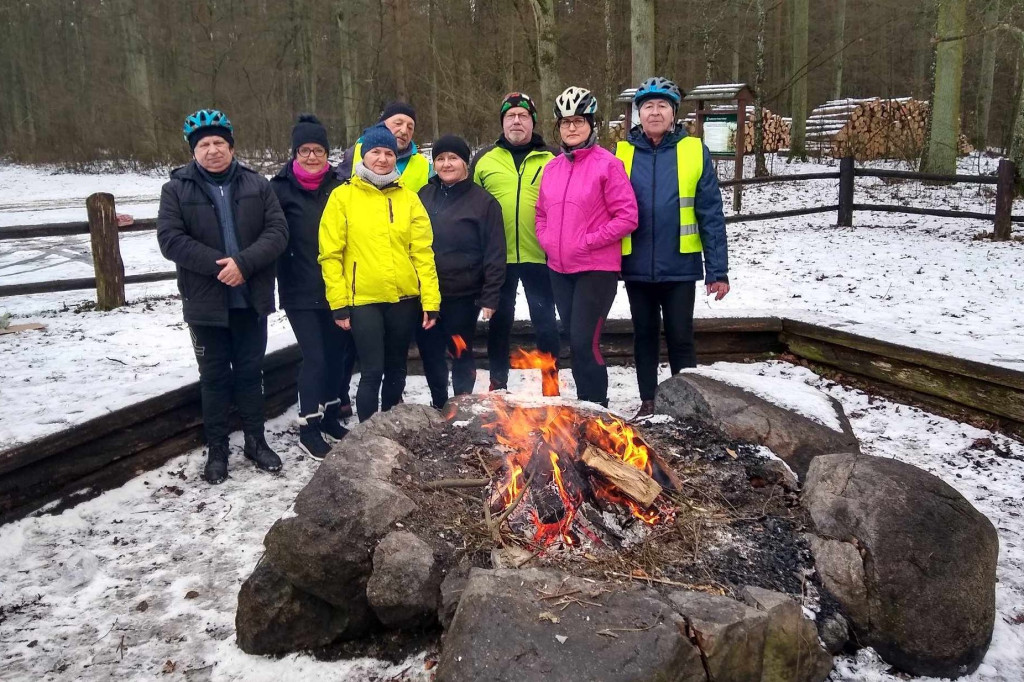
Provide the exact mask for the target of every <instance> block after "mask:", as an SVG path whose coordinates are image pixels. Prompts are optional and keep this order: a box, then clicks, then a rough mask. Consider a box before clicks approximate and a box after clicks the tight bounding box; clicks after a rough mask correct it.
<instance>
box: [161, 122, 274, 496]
mask: <svg viewBox="0 0 1024 682" xmlns="http://www.w3.org/2000/svg"><path fill="white" fill-rule="evenodd" d="M184 135H185V139H186V140H187V141H188V143H189V146H190V147H191V149H192V154H193V160H192V161H191V162H190V163H189V164H188V165H187V166H183V167H181V168H177V169H175V170H174V171H172V172H171V180H170V181H169V182H167V183H166V184H165V185H164V186H163V189H162V191H161V193H160V210H159V213H158V214H157V240H158V241H159V242H160V251H161V253H163V255H164V257H165V258H168V259H169V260H172V261H174V263H175V265H176V266H177V271H178V291H179V292H181V300H182V309H183V312H184V317H185V322H187V323H188V325H189V332H190V333H191V336H192V345H193V348H194V350H195V354H196V360H197V362H198V363H199V385H200V389H201V392H202V401H203V428H204V430H205V432H206V442H207V462H206V468H205V470H204V475H205V478H206V480H207V481H209V482H210V483H221V482H223V481H224V479H225V478H227V469H228V452H229V451H228V435H229V433H230V428H229V426H228V411H229V408H230V406H231V403H232V399H234V404H235V407H236V408H237V410H238V413H239V416H240V417H241V420H242V429H243V431H244V434H245V444H244V448H243V452H244V453H245V456H246V457H248V458H249V459H251V460H253V461H254V462H255V463H256V466H257V467H259V468H260V469H263V470H265V471H278V470H280V468H281V459H280V458H279V457H278V456H277V454H276V453H275V452H274V451H273V450H271V449H270V446H269V445H268V444H267V441H266V438H265V437H264V433H263V421H264V413H263V356H264V354H265V352H266V348H267V315H268V314H269V313H271V312H273V311H274V263H275V261H276V260H277V258H278V256H280V255H281V252H282V251H284V249H285V246H286V245H287V244H288V227H287V224H286V223H285V218H284V214H283V213H282V211H281V205H280V204H279V203H278V201H277V197H276V196H275V195H274V193H273V191H271V189H270V184H269V183H268V182H267V180H266V179H265V178H264V177H263V176H262V175H260V174H258V173H256V172H255V171H252V170H250V169H248V168H246V167H244V166H242V165H240V164H239V163H238V161H236V160H235V158H234V138H233V136H232V135H233V128H232V126H231V122H230V121H229V120H228V118H227V116H225V115H224V114H223V113H222V112H220V111H217V110H210V109H202V110H200V111H197V112H196V113H194V114H192V115H190V116H189V117H188V118H186V119H185V127H184Z"/></svg>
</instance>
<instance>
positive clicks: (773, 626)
mask: <svg viewBox="0 0 1024 682" xmlns="http://www.w3.org/2000/svg"><path fill="white" fill-rule="evenodd" d="M740 597H742V599H743V601H744V602H746V603H747V604H749V605H750V606H751V607H753V608H755V609H757V610H758V611H764V612H765V613H766V614H767V615H768V627H767V630H766V631H765V637H764V654H763V656H762V666H761V682H821V681H822V680H824V679H826V678H827V677H828V674H829V672H831V670H832V656H830V655H829V653H828V652H827V651H825V650H824V649H823V648H822V647H821V645H820V644H819V643H818V629H817V628H816V627H815V625H814V621H811V620H808V619H807V618H804V615H803V611H802V609H801V608H800V605H799V604H797V603H796V601H794V600H793V598H792V597H790V596H788V595H785V594H782V593H780V592H773V591H771V590H765V589H763V588H760V587H749V586H748V587H744V588H743V589H742V590H741V592H740Z"/></svg>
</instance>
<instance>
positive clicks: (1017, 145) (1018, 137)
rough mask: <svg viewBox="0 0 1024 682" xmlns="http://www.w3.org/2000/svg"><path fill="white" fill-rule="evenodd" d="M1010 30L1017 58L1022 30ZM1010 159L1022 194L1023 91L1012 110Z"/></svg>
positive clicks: (1023, 49) (1022, 51)
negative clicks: (1015, 169) (1015, 168)
mask: <svg viewBox="0 0 1024 682" xmlns="http://www.w3.org/2000/svg"><path fill="white" fill-rule="evenodd" d="M1011 32H1012V34H1013V36H1014V38H1016V40H1017V43H1018V46H1019V47H1018V48H1017V49H1018V53H1017V56H1018V59H1019V58H1020V57H1021V56H1022V55H1024V30H1021V29H1016V28H1015V29H1011ZM1018 89H1019V90H1021V89H1024V79H1021V82H1020V83H1019V84H1018ZM1009 146H1010V151H1009V156H1010V160H1011V161H1013V165H1014V166H1016V167H1017V179H1016V183H1015V184H1016V189H1017V196H1021V195H1022V194H1024V92H1021V91H1018V93H1017V102H1016V106H1015V107H1014V112H1013V128H1012V132H1011V134H1010V145H1009Z"/></svg>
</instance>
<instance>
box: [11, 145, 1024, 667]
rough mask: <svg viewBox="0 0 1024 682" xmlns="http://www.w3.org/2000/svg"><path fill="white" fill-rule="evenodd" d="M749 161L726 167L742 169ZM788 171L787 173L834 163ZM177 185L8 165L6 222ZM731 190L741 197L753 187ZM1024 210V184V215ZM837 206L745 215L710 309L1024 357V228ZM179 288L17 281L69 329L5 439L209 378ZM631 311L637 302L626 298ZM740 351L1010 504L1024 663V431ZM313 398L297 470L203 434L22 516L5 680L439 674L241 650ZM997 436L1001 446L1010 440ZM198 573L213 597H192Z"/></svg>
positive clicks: (57, 264) (28, 302)
mask: <svg viewBox="0 0 1024 682" xmlns="http://www.w3.org/2000/svg"><path fill="white" fill-rule="evenodd" d="M728 166H729V164H723V167H722V169H720V172H721V174H722V176H723V177H725V176H728V175H731V172H730V170H729V168H728ZM774 166H775V167H774V172H776V173H780V174H781V173H799V172H812V171H820V170H825V169H832V168H834V166H828V165H827V164H816V163H808V164H792V165H788V166H787V165H786V164H785V162H784V161H781V160H775V161H774ZM994 168H995V162H994V160H990V159H986V158H983V157H980V156H973V157H970V158H968V159H964V160H963V161H962V164H961V171H962V172H970V173H977V172H992V171H993V170H994ZM163 180H164V178H163V177H162V176H161V175H141V174H102V175H74V174H56V175H55V174H52V172H49V171H46V170H38V169H32V168H26V167H18V166H4V165H0V225H13V224H32V223H49V222H62V221H70V220H83V219H84V217H85V216H84V198H85V196H86V195H88V194H89V193H91V192H94V191H110V192H112V193H114V194H115V196H117V197H119V198H120V202H121V203H119V211H121V212H127V213H132V214H133V215H134V216H135V217H139V218H141V217H149V216H153V215H155V213H156V205H155V201H156V199H157V196H158V192H159V188H160V185H161V184H162V182H163ZM836 193H837V183H836V181H812V182H808V183H803V184H797V185H794V184H777V185H762V186H758V187H753V188H747V189H746V190H745V191H744V212H762V211H770V210H780V209H785V208H796V207H800V206H810V205H821V204H832V203H835V201H836ZM725 198H726V205H727V207H728V206H729V204H730V203H731V202H730V199H731V193H730V192H726V193H725ZM856 200H857V201H858V202H865V203H869V202H870V203H900V202H905V203H907V204H910V205H919V206H941V207H946V208H958V209H962V210H980V211H991V210H992V206H993V203H994V200H993V198H992V196H991V194H990V192H989V188H983V189H980V190H979V189H978V188H977V187H976V186H970V187H968V186H958V187H936V186H923V185H921V184H920V183H886V182H883V181H881V180H873V179H858V181H857V199H856ZM1021 209H1024V203H1021V204H1018V206H1017V208H1016V209H1015V211H1014V212H1015V213H1022V212H1024V211H1022V210H1021ZM834 222H835V216H834V215H832V214H823V215H817V216H808V217H806V218H794V219H787V220H773V221H765V222H755V223H741V224H735V225H731V226H729V238H730V259H731V267H730V278H731V281H732V286H733V290H732V292H731V293H730V295H729V296H728V297H727V298H726V299H725V300H724V301H721V302H714V301H711V300H706V299H701V300H699V301H698V304H697V312H696V314H697V315H698V316H705V317H710V316H722V315H730V316H735V315H744V316H745V315H766V314H767V315H785V316H788V317H796V318H807V319H812V320H821V319H823V318H824V317H828V318H831V320H832V322H830V323H831V324H842V325H843V326H844V327H845V328H847V329H850V330H851V331H855V332H859V333H864V334H868V335H874V336H877V337H880V338H884V339H888V340H894V341H898V342H903V343H910V344H913V345H916V346H919V347H922V348H928V349H931V350H938V351H940V352H953V353H956V354H960V355H963V356H965V357H971V358H973V359H977V360H981V361H983V362H993V363H996V364H1001V365H1004V366H1007V367H1012V368H1016V369H1020V368H1022V367H1024V352H1022V351H1024V335H1022V333H1021V332H1022V329H1024V306H1022V305H1021V304H1020V300H1021V298H1022V294H1024V281H1022V280H1021V277H1020V273H1021V271H1022V270H1021V266H1022V264H1024V244H1022V243H1020V242H1011V243H1008V244H994V243H992V242H989V241H975V240H972V236H973V235H974V234H975V233H977V232H981V231H991V225H990V224H988V223H984V222H979V221H972V220H952V219H939V218H926V217H919V216H905V215H892V214H865V213H858V214H856V215H855V217H854V222H855V227H853V228H836V227H834V225H833V223H834ZM121 247H122V253H123V256H124V261H125V266H126V271H127V272H128V273H141V272H153V271H159V270H166V269H170V267H171V266H170V264H169V263H167V262H166V261H165V260H163V258H162V257H161V256H160V253H159V250H158V249H157V246H156V240H155V236H154V234H153V233H151V232H150V233H134V234H126V235H124V236H123V237H122V239H121ZM91 274H92V265H91V257H90V255H89V242H88V238H87V237H73V238H51V239H36V240H21V241H0V285H3V284H13V283H18V282H28V281H41V280H50V279H56V278H64V277H68V278H70V277H87V276H91ZM174 293H175V285H174V283H173V282H164V283H158V284H148V285H135V286H131V287H129V288H128V297H129V299H130V304H129V305H128V306H126V307H125V308H123V309H121V310H117V311H113V312H108V313H98V312H95V311H91V310H90V309H89V306H88V305H83V304H86V303H88V302H89V301H91V300H92V292H89V291H79V292H67V293H60V294H43V295H37V296H21V297H12V298H5V299H0V316H3V315H4V314H5V313H9V314H10V315H11V320H10V321H11V323H13V324H17V323H20V322H41V323H43V324H45V325H47V328H46V330H44V331H31V332H21V333H17V334H10V335H4V336H0V449H3V448H4V447H7V446H9V445H11V444H14V443H18V442H22V441H26V440H30V439H32V438H36V437H39V436H42V435H45V434H47V433H52V432H54V431H57V430H60V429H62V428H65V427H66V426H68V425H69V424H73V423H78V422H81V421H84V420H86V419H88V418H91V417H94V416H97V415H99V414H102V413H104V412H106V411H109V410H112V409H115V408H117V407H121V406H124V405H126V404H130V403H133V402H136V401H138V400H140V399H142V398H144V397H148V396H152V395H157V394H159V393H162V392H164V391H166V390H169V389H170V388H173V387H174V386H177V385H180V384H181V383H182V382H185V381H191V380H194V379H195V377H196V370H195V360H194V358H193V356H192V352H191V348H190V344H189V340H188V332H187V329H186V328H185V326H184V325H183V324H182V322H181V317H180V303H179V302H178V301H177V300H176V298H174V297H173V294H174ZM519 314H520V315H525V302H523V304H522V305H520V306H519ZM612 316H613V317H628V316H629V310H628V304H627V302H626V298H625V295H624V293H620V295H619V297H618V298H617V299H616V302H615V306H614V307H613V312H612ZM271 335H272V336H271V342H270V346H271V348H275V347H282V346H284V345H286V344H288V343H291V342H292V341H293V338H292V335H291V331H290V328H289V327H288V325H287V322H286V321H285V320H284V318H283V316H282V315H281V314H277V315H275V316H274V317H273V318H272V320H271ZM730 369H736V367H730ZM740 369H741V370H742V371H747V372H761V373H764V374H766V375H769V376H781V377H795V378H797V379H799V380H802V381H806V382H807V383H809V384H812V385H815V386H819V387H825V388H826V390H827V391H828V392H829V393H830V394H831V395H833V396H835V397H836V398H838V399H839V400H840V401H841V402H842V403H843V404H844V406H845V407H846V409H847V412H848V413H849V414H850V417H851V421H852V423H853V425H854V428H855V430H856V432H857V435H858V436H859V437H860V438H861V441H862V443H863V445H864V450H865V452H868V453H871V454H878V455H882V456H889V457H896V458H898V459H901V460H904V461H908V462H911V463H913V464H916V465H918V466H921V467H923V468H925V469H927V470H929V471H932V472H934V473H936V474H938V475H940V476H941V477H942V478H943V479H944V480H946V481H948V482H949V483H950V484H951V485H953V486H954V487H956V488H957V489H958V490H960V491H961V492H962V493H963V494H964V495H965V496H966V497H967V498H968V499H969V500H971V501H972V502H973V503H974V504H975V505H977V506H978V508H979V509H981V510H982V511H983V512H984V513H985V514H986V515H987V516H988V517H989V518H990V519H992V521H993V523H995V524H996V527H997V529H998V531H999V535H1000V543H1001V546H1000V562H999V580H1000V582H999V585H998V587H997V609H998V613H997V622H996V632H995V638H994V640H993V646H992V649H991V650H990V652H989V655H988V657H987V658H986V660H985V663H984V664H983V666H982V668H981V669H979V671H978V672H977V673H976V674H975V675H973V676H972V677H971V678H970V679H972V680H977V681H979V682H980V681H982V680H984V681H986V682H987V681H995V680H1000V681H1004V682H1011V681H1019V680H1024V624H1021V622H1020V621H1024V520H1022V517H1021V514H1022V512H1024V508H1022V507H1024V504H1022V502H1021V497H1022V494H1021V491H1022V490H1024V446H1021V445H1020V444H1019V443H1016V442H1014V441H1008V440H1007V439H1005V438H1002V437H1000V436H997V435H993V434H989V433H986V432H983V431H979V430H977V429H974V428H972V427H969V426H965V425H962V424H958V423H956V422H951V421H948V420H945V419H941V418H938V417H935V416H933V415H930V414H928V413H924V412H921V411H919V410H916V409H913V408H908V407H906V406H899V405H895V404H892V403H889V402H886V401H879V400H870V399H868V397H867V396H865V395H863V394H861V393H859V392H856V391H851V390H847V389H845V388H842V387H840V386H836V385H834V384H827V383H826V382H823V381H821V380H820V379H818V378H817V377H815V376H814V375H812V374H810V373H809V372H806V371H804V370H802V369H799V368H794V367H791V366H788V365H784V364H776V363H759V364H754V365H747V366H742V367H740ZM611 371H612V388H611V393H610V397H611V401H612V407H613V408H617V409H620V410H621V411H623V412H624V413H630V412H632V411H633V410H635V409H636V406H637V404H638V402H639V400H638V396H637V393H636V385H635V380H634V377H633V375H632V374H631V373H630V372H629V371H628V370H626V369H622V368H613V369H612V370H611ZM564 378H565V377H563V379H564ZM486 379H487V377H486V373H481V377H480V379H479V380H480V381H481V382H486ZM517 380H519V381H520V382H525V381H526V379H525V378H523V377H518V378H517ZM570 382H571V380H570ZM481 385H486V384H484V383H482V384H481ZM520 385H521V386H522V383H521V384H520ZM531 390H534V389H531ZM536 392H538V393H539V389H536ZM570 392H571V391H570ZM407 399H409V400H410V401H416V402H427V398H426V394H425V386H424V385H423V380H422V378H419V377H414V378H411V379H410V395H409V396H408V398H407ZM294 416H295V415H294V411H292V412H290V413H288V414H286V415H285V416H283V417H281V418H279V419H277V420H275V421H274V422H273V423H272V425H271V427H272V429H273V431H274V438H273V440H274V443H275V445H276V446H277V447H279V448H280V449H281V451H282V452H283V453H285V455H286V462H287V464H286V469H285V472H284V473H283V474H282V475H281V476H277V477H270V476H263V475H260V474H258V473H257V472H255V471H253V470H252V469H251V468H250V467H248V466H247V465H245V464H243V463H242V460H241V457H240V456H239V457H238V461H235V460H234V459H233V460H232V464H233V467H234V468H233V470H232V471H233V473H232V479H229V481H228V483H227V484H225V485H224V486H221V487H219V488H210V487H208V486H206V485H205V484H203V483H202V482H201V481H200V480H199V474H200V470H201V466H202V452H201V451H195V452H192V453H189V454H188V455H184V456H182V457H180V458H178V459H176V460H174V461H172V462H171V463H169V464H168V465H166V466H165V467H162V468H161V469H160V470H157V471H154V472H151V473H149V474H146V475H144V476H141V477H139V478H137V479H135V480H133V481H131V482H130V483H128V484H127V485H125V486H123V487H122V488H120V489H118V490H116V491H112V492H110V493H107V494H105V495H103V496H101V497H99V498H97V499H95V500H93V501H91V502H87V503H85V504H83V505H81V506H79V507H77V508H75V509H73V510H70V511H67V512H65V513H63V514H61V515H60V516H57V517H41V518H32V519H26V520H23V521H19V522H16V523H13V524H9V525H7V526H4V527H0V679H3V680H7V679H12V680H21V679H25V680H36V679H55V680H58V679H59V680H72V679H107V678H109V677H114V676H117V677H126V678H131V679H150V678H156V677H162V676H163V674H162V671H164V670H165V669H166V670H169V671H173V672H175V673H176V674H180V673H183V672H185V673H186V677H187V679H238V680H259V679H268V680H270V679H274V680H283V679H308V678H311V677H314V676H316V677H321V678H323V679H339V680H342V679H344V680H349V679H351V680H367V679H392V678H396V679H424V678H425V673H424V671H423V664H422V660H411V661H407V662H405V663H404V664H402V665H400V666H398V667H395V668H391V669H390V670H386V668H387V666H385V665H384V664H381V663H379V662H363V663H352V664H337V663H335V664H329V665H328V664H323V663H318V662H315V661H312V660H311V659H309V658H308V657H304V656H297V657H296V656H292V657H287V658H285V659H283V660H280V661H276V662H275V661H270V660H269V659H259V658H253V657H249V656H246V655H244V654H242V653H241V652H240V651H239V650H238V649H237V647H235V646H234V643H233V618H234V600H235V597H236V594H237V588H238V585H239V583H240V581H241V580H243V579H244V577H245V576H247V575H248V574H249V572H250V571H251V569H252V567H253V565H254V564H255V562H256V559H257V557H258V555H259V552H260V542H261V540H262V537H263V534H264V533H265V532H266V530H267V529H268V528H269V526H270V524H271V523H272V522H273V520H274V519H276V518H277V517H278V516H279V515H280V513H281V512H282V511H283V510H284V509H285V508H286V507H287V506H288V504H290V502H291V500H292V498H293V497H294V495H295V493H296V492H297V491H298V490H299V489H300V488H301V486H302V485H303V484H304V483H305V482H306V481H307V480H308V478H309V476H310V475H311V474H312V471H313V470H314V466H315V465H314V464H313V463H312V462H310V461H309V460H305V459H301V458H300V456H299V452H298V450H297V449H296V448H295V446H294V441H295V433H294V427H293V426H292V423H293V422H294ZM986 438H987V439H990V440H991V441H992V443H994V444H995V445H996V446H998V449H997V450H993V451H989V450H987V449H986V448H987V446H986V445H985V440H984V439H986ZM191 591H195V592H197V593H198V596H196V597H194V598H186V594H190V593H191ZM143 602H145V604H146V606H145V607H144V608H143V607H142V606H141V605H142V603H143ZM885 670H886V666H885V665H884V664H883V663H881V662H880V661H878V660H876V659H874V658H873V657H871V656H870V655H868V654H862V655H861V656H860V657H858V658H857V659H856V660H846V659H843V660H840V661H839V662H838V666H837V671H836V672H835V673H834V674H833V679H835V680H850V681H852V680H869V681H876V680H877V681H882V680H884V681H886V682H888V681H890V680H891V681H895V680H896V679H901V678H897V677H894V676H892V675H889V674H887V673H886V672H885ZM403 671H404V672H403Z"/></svg>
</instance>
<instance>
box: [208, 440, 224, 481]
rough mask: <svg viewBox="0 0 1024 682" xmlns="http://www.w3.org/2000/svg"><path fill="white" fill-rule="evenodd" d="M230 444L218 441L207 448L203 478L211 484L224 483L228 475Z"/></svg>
mask: <svg viewBox="0 0 1024 682" xmlns="http://www.w3.org/2000/svg"><path fill="white" fill-rule="evenodd" d="M229 452H230V450H228V444H227V443H217V444H214V445H210V446H209V447H208V448H207V449H206V468H205V469H203V478H205V479H206V482H207V483H209V484H211V485H217V484H219V483H223V482H224V479H226V478H227V477H228V453H229Z"/></svg>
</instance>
